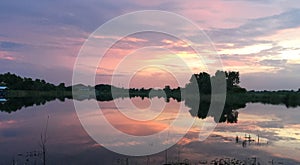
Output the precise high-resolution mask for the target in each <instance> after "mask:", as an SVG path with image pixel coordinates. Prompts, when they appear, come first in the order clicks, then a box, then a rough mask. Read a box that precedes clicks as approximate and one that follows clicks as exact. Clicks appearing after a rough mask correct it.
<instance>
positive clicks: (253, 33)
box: [207, 9, 300, 45]
mask: <svg viewBox="0 0 300 165" xmlns="http://www.w3.org/2000/svg"><path fill="white" fill-rule="evenodd" d="M299 17H300V9H293V10H290V11H287V12H283V13H281V14H278V15H273V16H268V17H264V18H258V19H252V20H249V21H248V22H247V23H245V24H243V25H241V26H239V27H237V28H228V29H222V28H219V29H213V30H210V31H207V33H208V34H209V36H210V37H211V38H212V40H213V41H215V42H217V43H234V44H237V45H239V43H240V42H242V43H244V44H245V43H248V44H249V45H252V44H257V42H266V41H258V40H255V37H259V36H266V35H270V34H273V33H274V32H276V31H278V30H282V29H287V28H294V27H298V26H300V20H299ZM249 40H250V41H252V42H249Z"/></svg>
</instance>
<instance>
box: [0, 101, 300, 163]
mask: <svg viewBox="0 0 300 165" xmlns="http://www.w3.org/2000/svg"><path fill="white" fill-rule="evenodd" d="M88 101H89V100H85V102H88ZM128 101H132V102H133V104H134V105H135V106H136V108H132V107H130V106H127V102H128ZM156 101H163V99H161V100H160V99H156ZM114 102H118V103H119V104H120V105H122V107H119V108H118V109H117V108H116V106H115V104H114ZM151 102H153V100H149V99H147V98H145V99H144V100H142V99H140V98H134V99H132V100H130V99H117V100H114V101H107V102H98V103H99V105H100V107H101V111H102V114H103V115H105V117H106V118H107V120H108V121H109V122H110V123H111V124H112V125H113V126H114V128H116V129H118V130H120V131H122V132H123V133H126V134H130V135H134V136H147V135H151V134H154V133H156V132H159V131H162V130H164V129H166V128H168V126H169V124H170V123H171V121H172V120H174V118H176V117H178V116H177V114H178V109H179V107H180V105H184V103H182V102H176V101H173V100H171V101H170V102H169V103H166V104H165V106H164V111H163V113H161V107H156V106H155V105H153V104H152V105H151ZM129 107H130V108H129ZM149 107H152V108H150V109H149ZM189 109H190V108H189V107H187V106H183V110H184V111H186V116H185V117H186V119H188V118H190V120H192V119H193V118H194V119H195V117H192V116H191V115H190V112H189ZM93 112H95V113H97V111H93ZM238 112H239V116H238V121H237V123H228V122H223V123H218V124H217V126H216V128H215V129H214V131H213V132H212V133H211V134H210V135H209V136H208V138H207V139H205V140H204V138H203V137H205V134H203V130H201V125H202V124H203V122H206V123H211V124H212V125H213V124H214V123H215V121H214V119H213V118H212V117H207V118H206V119H198V118H196V120H197V122H196V123H195V124H194V126H193V127H192V128H191V129H190V130H189V132H188V133H187V134H186V135H185V136H184V137H183V138H182V139H181V140H180V141H179V142H177V144H176V145H174V146H172V147H171V148H169V149H168V150H167V151H164V152H160V153H157V154H154V155H149V156H140V157H130V156H125V155H120V154H117V153H114V152H112V151H109V150H107V149H106V148H104V147H102V146H101V145H100V144H98V143H96V142H95V141H94V140H93V139H92V138H91V137H90V136H89V135H88V134H87V133H86V131H85V130H84V129H83V127H82V125H81V123H80V121H79V119H78V117H77V114H76V111H75V108H74V105H73V100H66V101H65V102H61V101H52V102H48V103H46V104H45V105H40V106H32V107H26V108H22V109H21V110H18V111H16V112H11V113H7V112H0V164H12V162H13V161H14V162H15V163H17V164H24V163H25V162H27V163H28V164H34V163H35V162H36V163H37V164H40V163H41V157H40V156H35V153H38V151H40V150H41V148H40V146H39V142H40V135H41V132H43V130H45V125H46V121H47V118H48V116H49V120H48V121H49V123H48V129H47V136H48V138H47V139H48V141H47V143H46V147H47V152H46V161H47V164H126V162H129V164H147V163H148V164H163V163H165V161H168V162H176V161H178V160H179V161H184V160H185V161H189V162H190V163H193V164H196V163H198V162H199V161H208V162H209V161H211V160H214V159H220V158H237V159H240V160H246V159H251V158H254V157H256V158H257V160H258V161H259V162H260V163H261V164H271V161H272V160H273V164H281V163H283V164H300V157H299V155H300V121H299V119H300V108H299V107H298V108H286V107H285V106H284V105H282V106H281V105H264V104H247V106H246V107H245V108H242V109H238ZM90 116H94V117H91V119H90V120H91V122H99V123H100V124H101V123H102V122H103V121H97V118H95V115H93V114H90ZM128 116H135V117H136V119H138V120H145V121H148V122H142V123H141V122H138V121H137V120H129V119H128ZM149 119H151V120H150V121H149ZM186 119H184V120H186ZM99 129H100V130H102V132H101V133H102V134H103V135H107V136H111V137H112V139H113V140H112V141H111V143H110V144H105V145H116V146H118V147H123V148H124V147H125V148H126V147H128V146H132V145H139V144H140V142H139V143H137V142H129V141H128V142H127V143H123V142H120V141H118V138H113V137H114V134H113V133H112V132H110V131H109V130H107V129H102V128H99ZM176 130H177V131H179V132H180V131H181V129H180V128H177V129H176ZM249 135H250V137H251V140H253V141H252V142H250V144H249V143H248V142H247V143H246V146H243V145H242V142H243V140H245V139H246V138H245V136H247V137H248V136H249ZM236 136H238V138H239V142H238V143H236ZM258 137H259V144H258ZM199 138H200V139H199ZM169 140H170V141H171V140H172V137H170V138H169ZM166 143H167V142H166Z"/></svg>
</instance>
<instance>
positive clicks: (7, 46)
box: [0, 41, 25, 51]
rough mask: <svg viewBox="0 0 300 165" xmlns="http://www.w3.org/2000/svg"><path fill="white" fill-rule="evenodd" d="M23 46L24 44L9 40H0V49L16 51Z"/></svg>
mask: <svg viewBox="0 0 300 165" xmlns="http://www.w3.org/2000/svg"><path fill="white" fill-rule="evenodd" d="M24 47H25V44H20V43H16V42H9V41H0V51H16V50H19V49H20V48H24Z"/></svg>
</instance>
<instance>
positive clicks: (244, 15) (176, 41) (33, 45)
mask: <svg viewBox="0 0 300 165" xmlns="http://www.w3.org/2000/svg"><path fill="white" fill-rule="evenodd" d="M141 10H162V11H168V12H173V13H176V14H179V15H181V16H183V17H186V18H187V19H189V20H191V21H192V22H194V23H195V24H196V25H197V26H198V27H200V28H201V29H203V30H204V32H205V33H206V34H207V36H208V37H209V39H210V41H211V43H212V44H213V45H214V47H215V49H216V52H217V54H218V55H217V56H218V57H220V60H221V63H222V68H223V69H224V70H234V71H239V72H240V75H241V84H240V85H241V86H242V87H245V88H247V89H255V90H264V89H266V90H278V89H298V88H300V85H299V82H300V75H299V73H300V37H299V36H300V3H299V2H297V1H292V0H252V1H250V0H243V1H239V0H214V1H208V0H207V1H198V0H190V1H181V0H172V1H171V0H169V1H160V0H151V1H138V0H124V1H116V0H107V1H104V0H86V1H81V0H74V1H72V2H70V1H65V0H61V1H57V0H51V1H50V0H43V1H37V0H27V1H16V0H2V1H1V2H0V69H1V70H0V72H1V73H4V72H11V73H16V74H18V75H21V76H26V77H32V78H40V79H45V80H46V81H49V82H52V83H55V84H58V83H60V82H65V83H66V84H67V85H70V84H71V82H72V75H73V68H74V64H75V62H76V58H77V56H78V53H79V52H80V49H81V47H82V45H83V44H84V42H85V41H86V40H87V39H88V37H89V36H90V35H91V34H92V33H93V32H94V31H95V30H96V29H97V28H98V27H100V26H101V25H103V24H104V23H106V22H108V21H110V20H111V19H113V18H115V17H118V16H120V15H123V14H127V13H130V12H135V11H141ZM132 21H134V20H132ZM129 22H130V21H129ZM147 23H148V24H151V25H153V26H160V22H157V21H155V20H149V21H148V22H147ZM120 28H122V27H120ZM172 29H173V30H174V31H177V32H179V33H182V34H189V33H191V31H190V29H184V28H182V27H176V26H172ZM183 29H184V30H183ZM109 37H110V38H109ZM114 37H117V36H98V38H97V41H99V42H106V41H108V40H111V38H114ZM190 37H191V38H192V37H195V36H193V35H191V36H190ZM193 44H199V43H193ZM199 45H200V44H199ZM147 47H148V48H149V47H151V49H147ZM196 56H199V54H197V53H195V52H194V51H193V49H191V47H189V44H187V43H186V42H185V41H183V40H181V39H180V38H176V37H174V36H168V35H165V34H158V33H150V32H148V33H140V34H132V35H130V36H128V37H125V38H123V39H121V40H120V41H119V42H117V43H116V44H115V45H114V46H112V47H111V49H109V50H108V51H107V52H106V54H105V55H104V58H103V60H102V61H101V62H100V63H99V65H98V69H97V71H94V72H96V74H97V76H96V83H110V80H111V77H112V76H111V75H112V74H113V73H114V71H115V70H116V68H119V70H118V69H117V70H118V71H119V72H118V74H115V77H126V76H128V75H130V76H131V77H132V79H131V82H130V86H133V87H141V86H145V87H151V85H152V86H153V87H162V86H164V85H165V84H171V86H172V87H175V86H176V85H179V84H180V83H178V81H180V80H181V79H186V78H185V76H186V75H187V73H191V72H194V73H199V72H202V71H206V69H207V68H206V67H205V65H203V61H201V60H200V61H199V60H196ZM200 56H201V55H200ZM125 57H126V58H125ZM124 58H125V59H126V60H124ZM178 60H181V61H178ZM182 60H183V61H184V62H185V63H184V65H181V64H183V61H182ZM205 62H207V61H204V63H205ZM152 64H159V65H160V67H157V66H156V67H155V66H153V65H152ZM87 65H89V64H87ZM148 65H149V66H148ZM134 66H135V68H134ZM142 66H148V67H142ZM87 67H88V66H87ZM186 69H190V70H189V72H186ZM170 70H171V71H170ZM121 71H122V72H121ZM170 72H176V73H175V74H174V73H170ZM212 74H213V73H212ZM153 78H155V79H153ZM119 80H120V81H123V79H119ZM153 80H155V81H153ZM150 81H152V82H153V83H149V82H150ZM119 85H120V86H122V85H123V84H121V83H119Z"/></svg>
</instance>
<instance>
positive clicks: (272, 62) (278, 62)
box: [259, 59, 287, 67]
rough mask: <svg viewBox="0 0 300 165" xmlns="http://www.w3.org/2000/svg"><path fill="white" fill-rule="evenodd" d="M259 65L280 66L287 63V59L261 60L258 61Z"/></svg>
mask: <svg viewBox="0 0 300 165" xmlns="http://www.w3.org/2000/svg"><path fill="white" fill-rule="evenodd" d="M259 63H260V64H261V65H267V66H276V67H280V66H285V64H286V63H287V60H285V59H283V60H269V59H268V60H262V61H260V62H259Z"/></svg>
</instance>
